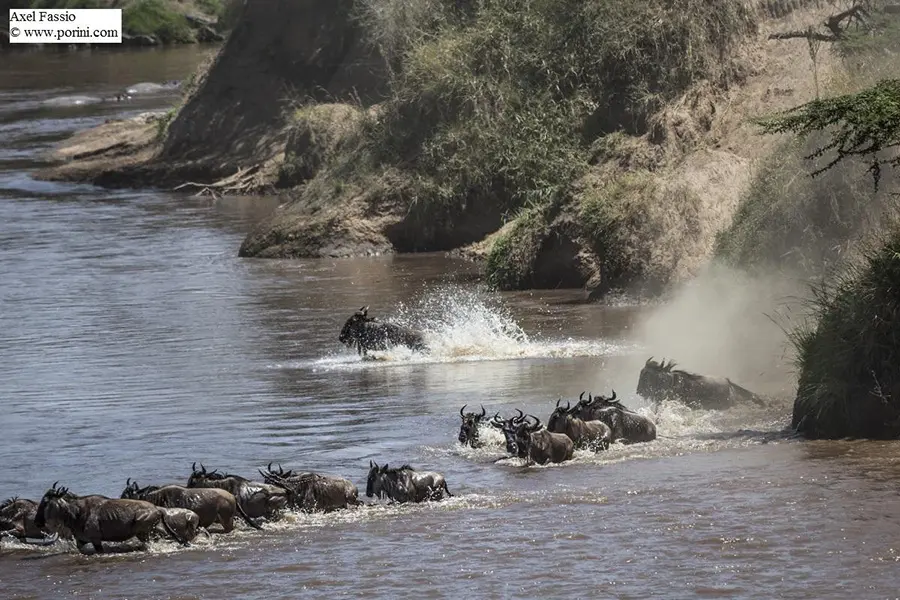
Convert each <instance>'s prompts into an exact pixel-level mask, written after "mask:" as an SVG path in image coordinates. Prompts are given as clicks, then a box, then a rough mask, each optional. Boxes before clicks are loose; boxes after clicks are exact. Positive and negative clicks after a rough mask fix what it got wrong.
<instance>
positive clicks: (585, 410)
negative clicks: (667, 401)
mask: <svg viewBox="0 0 900 600" xmlns="http://www.w3.org/2000/svg"><path fill="white" fill-rule="evenodd" d="M572 414H573V415H575V416H577V417H579V418H581V419H587V420H596V421H603V422H604V423H606V424H607V425H608V426H609V428H610V430H611V432H612V440H613V441H614V442H621V443H623V444H637V443H640V442H652V441H653V440H655V439H656V425H655V424H654V423H653V421H651V420H650V419H648V418H647V417H645V416H644V415H641V414H638V413H636V412H634V411H633V410H630V409H628V408H626V407H625V406H624V405H623V404H622V403H621V402H619V401H618V400H616V390H613V392H612V396H611V397H609V398H605V397H603V396H592V395H590V394H588V398H587V400H585V399H584V392H581V395H580V396H579V397H578V403H577V404H576V405H575V406H574V407H572Z"/></svg>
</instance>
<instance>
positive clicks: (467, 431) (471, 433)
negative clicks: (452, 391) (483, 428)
mask: <svg viewBox="0 0 900 600" xmlns="http://www.w3.org/2000/svg"><path fill="white" fill-rule="evenodd" d="M466 406H468V404H463V407H462V408H460V409H459V416H460V417H461V418H462V423H461V424H460V426H459V436H458V437H457V439H459V443H460V444H463V445H465V444H471V445H474V444H475V443H476V441H477V440H478V427H479V426H480V425H481V420H482V419H483V418H484V417H485V415H487V411H486V410H485V409H484V405H482V407H481V413H476V412H470V413H465V412H463V411H464V410H465V408H466Z"/></svg>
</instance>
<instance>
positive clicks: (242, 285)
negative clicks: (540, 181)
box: [0, 49, 900, 600]
mask: <svg viewBox="0 0 900 600" xmlns="http://www.w3.org/2000/svg"><path fill="white" fill-rule="evenodd" d="M204 52H205V51H204V50H198V49H179V50H170V51H144V52H132V53H110V52H104V53H96V52H95V53H93V54H89V53H69V54H51V53H29V54H8V55H4V56H2V58H0V140H3V141H2V143H0V495H2V496H3V497H4V498H5V497H8V496H12V495H19V496H22V497H29V498H35V499H38V498H40V496H41V495H42V494H43V492H44V491H45V490H46V489H47V488H48V487H49V486H50V485H51V484H52V483H53V482H54V481H57V480H58V481H60V483H61V484H62V485H66V486H68V487H69V488H70V489H71V490H72V491H75V492H76V493H80V494H88V493H99V494H106V495H110V496H115V497H118V495H119V494H120V493H121V491H122V488H123V487H124V486H125V480H126V478H128V477H131V478H133V479H137V480H138V481H139V482H140V483H141V484H142V485H143V484H150V483H161V482H171V481H186V479H187V477H188V475H189V473H190V469H191V463H192V462H193V461H202V462H203V463H204V464H205V465H206V466H207V467H210V468H213V467H215V468H219V469H221V470H227V471H230V472H235V473H239V474H243V475H245V476H251V477H252V476H254V475H257V473H256V470H257V469H258V468H261V467H263V466H264V465H265V464H267V463H268V462H270V461H275V462H280V463H282V464H283V465H284V466H285V467H288V466H290V467H293V468H302V469H309V470H317V471H324V472H329V473H336V474H341V475H344V476H346V477H348V478H350V479H351V480H353V481H354V482H355V483H356V484H357V485H359V486H360V490H361V492H362V491H364V489H365V477H366V472H367V467H368V463H369V460H376V461H377V462H379V463H382V462H388V463H391V464H399V463H411V464H412V465H413V466H415V467H417V468H423V469H433V470H437V471H440V472H442V473H443V474H444V475H445V476H446V477H447V480H448V483H449V487H450V489H451V491H452V492H453V493H454V494H455V496H454V498H452V499H450V500H446V501H443V502H439V503H431V504H425V505H415V506H411V505H406V506H403V507H396V506H388V505H386V504H384V503H375V504H374V505H373V506H366V507H363V508H360V509H358V510H353V511H347V512H344V513H336V514H333V515H328V516H309V515H288V516H287V517H286V518H285V519H284V520H282V521H280V522H277V523H272V524H267V525H266V530H265V531H262V532H258V531H252V530H249V529H247V528H239V529H238V530H237V531H236V532H235V533H233V534H231V535H227V536H222V535H220V536H213V537H212V538H211V539H207V538H204V537H202V536H201V537H200V538H198V540H197V542H196V543H194V544H193V546H192V547H190V548H180V547H177V546H175V545H174V544H171V543H167V542H154V543H153V544H152V545H151V547H150V549H149V551H146V552H136V553H129V554H124V553H113V554H109V555H103V556H80V555H78V554H76V553H75V552H73V548H72V547H70V546H67V545H66V544H64V543H60V544H57V545H56V546H53V547H49V548H40V549H35V548H33V547H23V546H20V545H16V544H9V543H6V542H4V543H3V545H0V598H40V599H44V598H48V599H49V598H68V597H79V598H129V599H150V598H185V599H187V598H203V599H206V598H210V599H218V598H241V599H246V600H256V599H260V600H262V599H265V600H274V599H276V598H301V597H302V598H305V597H323V598H333V597H359V596H370V597H385V598H461V597H466V596H469V597H484V598H520V597H530V598H544V597H565V598H570V597H575V598H588V597H591V598H595V597H599V598H646V597H660V598H696V597H701V598H709V597H712V598H761V599H770V598H841V599H844V598H895V597H897V596H898V595H900V591H898V583H900V495H898V486H897V479H898V476H900V447H898V445H897V444H892V443H873V442H852V443H851V442H828V443H808V442H802V441H798V440H795V439H793V438H791V437H790V436H788V435H786V434H784V433H783V430H784V428H785V426H786V425H787V424H788V423H789V418H790V408H789V407H790V404H789V387H788V388H785V386H784V385H783V382H777V383H776V382H772V381H771V380H770V379H767V377H766V375H765V374H762V375H760V376H759V377H758V378H757V380H756V381H753V380H749V379H747V377H749V376H748V375H746V374H745V375H744V377H745V379H742V380H741V382H742V383H743V382H745V381H746V383H747V384H748V385H756V386H765V385H766V384H767V383H769V384H772V385H771V386H770V387H772V388H773V389H775V390H776V391H777V390H782V391H783V390H784V389H787V390H788V397H786V398H785V400H784V403H783V404H779V405H777V407H776V408H771V409H758V408H753V409H751V408H737V409H733V410H729V411H725V412H721V413H717V412H704V411H691V410H688V409H686V408H684V407H679V406H677V405H671V406H666V407H663V408H662V409H661V411H660V413H659V414H657V415H654V418H658V419H659V434H660V439H659V440H657V441H655V442H652V443H649V444H640V445H634V446H630V447H613V448H612V449H610V450H609V451H608V452H605V453H601V454H596V455H595V454H591V453H587V452H579V453H577V454H576V457H575V460H573V461H571V462H569V463H566V464H563V465H558V466H552V467H524V466H523V465H522V464H521V463H519V462H517V461H515V460H505V461H500V462H498V463H495V462H494V461H495V460H496V459H498V458H499V457H501V456H503V452H502V451H501V448H500V447H499V446H493V447H488V448H486V449H480V450H465V449H462V448H461V447H459V446H458V444H457V443H456V435H457V432H458V428H459V416H458V410H459V408H460V407H461V406H462V405H463V404H464V403H469V404H470V405H473V404H474V405H478V404H481V403H483V404H484V405H485V407H486V408H487V409H488V410H490V411H492V412H493V411H498V410H499V411H501V412H502V413H503V414H511V413H512V411H513V409H514V408H517V407H521V408H522V409H524V410H528V411H531V412H533V413H535V414H537V415H538V416H539V417H541V418H543V419H546V417H547V416H548V414H549V412H550V411H551V408H552V406H553V404H554V403H555V401H556V399H557V398H559V397H560V396H562V397H564V398H569V399H572V398H576V397H577V396H578V394H579V393H581V391H583V390H590V391H593V392H600V393H608V391H609V389H610V388H615V389H616V390H617V392H618V394H619V396H620V398H623V399H624V401H625V403H626V404H628V405H630V406H632V407H634V408H636V409H638V410H641V411H643V412H645V413H647V414H652V413H651V412H650V409H649V407H648V406H647V405H646V403H645V401H644V400H642V399H641V398H640V397H638V396H637V395H636V394H635V391H634V388H635V385H636V382H637V373H638V370H639V368H640V365H641V364H642V362H643V360H645V359H646V358H647V356H648V355H649V354H650V353H652V352H653V351H654V350H655V349H653V348H647V347H645V345H642V342H641V340H640V339H638V338H637V337H636V336H635V335H633V333H634V332H635V331H638V330H640V328H641V326H642V323H646V321H647V319H648V318H650V315H652V314H653V312H654V311H655V310H657V309H656V308H655V307H649V306H637V305H633V304H629V303H628V302H622V303H619V304H616V305H613V306H604V305H599V304H586V303H583V302H581V297H582V296H581V294H580V293H579V292H569V291H559V292H534V293H530V292H528V293H505V294H496V293H491V292H489V291H486V290H484V289H482V288H481V287H480V286H479V285H477V283H475V282H474V279H473V277H472V276H473V274H474V270H473V268H472V267H471V266H470V265H469V264H467V263H465V262H461V261H456V260H452V259H449V258H446V257H444V256H439V255H430V256H404V257H394V258H390V257H388V258H373V259H366V260H343V261H334V260H321V261H257V260H245V259H239V258H238V257H237V249H238V247H239V245H240V242H241V240H242V238H243V236H244V234H245V233H246V232H247V230H248V229H249V228H250V227H252V225H253V223H254V222H255V221H257V220H258V219H260V218H262V217H264V216H265V215H266V214H268V212H269V211H271V210H272V209H273V208H274V207H275V205H276V203H277V201H276V200H274V199H265V198H264V199H254V200H238V199H228V198H225V199H222V200H219V201H217V202H212V201H210V200H209V199H204V198H190V197H184V196H178V195H175V194H169V193H163V192H158V191H140V190H124V191H123V190H116V191H110V190H104V189H99V188H95V187H93V186H86V185H68V184H58V183H47V182H41V181H37V180H35V179H33V178H32V177H31V176H30V172H31V171H33V170H34V169H36V168H37V167H39V166H40V164H41V161H42V160H44V159H43V158H42V156H43V154H44V153H45V151H46V150H47V149H48V148H49V147H50V146H51V145H52V144H53V143H55V142H56V141H57V140H59V139H61V138H63V137H65V136H66V135H68V134H70V133H71V132H73V131H75V130H77V129H79V128H83V127H88V126H91V125H93V124H96V123H100V122H102V121H103V120H104V119H106V118H109V117H110V116H113V115H116V114H129V113H137V112H140V111H144V110H150V109H159V108H165V107H167V106H169V105H171V104H172V103H173V102H174V101H175V97H173V96H171V95H168V96H167V95H163V94H159V95H152V94H151V95H146V96H139V97H135V98H134V99H133V100H132V101H131V102H129V103H124V104H123V103H98V104H91V105H86V106H65V105H62V106H61V105H60V102H58V101H52V102H50V103H49V106H48V103H47V101H48V100H52V99H54V98H59V97H65V96H80V95H86V96H101V97H104V96H109V95H114V94H115V93H116V92H117V91H119V90H121V89H122V88H124V87H127V86H129V85H132V84H135V83H138V82H147V81H149V82H161V81H165V80H169V79H180V78H184V77H186V76H187V75H188V74H189V73H190V72H191V70H192V69H193V67H194V65H196V64H198V63H199V62H200V61H201V59H202V58H203V53H204ZM366 304H367V305H370V307H371V308H370V312H372V313H374V314H376V315H384V316H392V317H397V318H401V319H405V320H407V321H409V322H413V323H416V324H418V325H420V326H422V327H424V328H425V330H426V331H427V337H428V340H429V343H430V344H431V345H432V346H433V348H434V351H433V352H432V354H431V355H430V356H428V357H417V356H414V355H411V354H409V353H404V352H401V351H395V352H391V353H388V354H387V355H385V356H382V357H381V360H373V361H361V360H360V359H359V357H358V356H356V355H355V354H353V353H352V352H350V351H348V350H347V349H345V348H343V347H342V346H340V344H338V343H337V335H338V332H339V330H340V327H341V325H342V324H343V321H344V320H345V319H346V318H347V317H348V316H349V315H350V314H352V312H353V311H354V310H355V309H356V308H358V307H360V306H362V305H366ZM701 314H702V313H701ZM687 327H688V332H687V333H685V334H682V335H681V336H680V338H681V340H680V341H681V342H683V343H695V344H702V343H703V339H705V338H704V337H703V336H706V335H708V334H707V333H706V332H705V331H704V330H702V328H700V329H698V330H696V332H695V334H693V338H694V339H691V338H692V334H691V326H690V325H687ZM748 352H749V350H748ZM675 358H676V359H678V358H679V357H675ZM757 370H758V369H757ZM717 374H718V373H717ZM723 374H724V375H732V376H734V375H735V374H734V373H723Z"/></svg>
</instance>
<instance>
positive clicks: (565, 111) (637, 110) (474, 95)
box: [365, 0, 755, 212]
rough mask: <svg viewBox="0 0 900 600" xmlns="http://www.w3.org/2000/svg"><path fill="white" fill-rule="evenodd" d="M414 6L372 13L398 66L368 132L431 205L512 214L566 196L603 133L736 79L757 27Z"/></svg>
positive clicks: (545, 4) (694, 10)
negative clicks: (737, 49)
mask: <svg viewBox="0 0 900 600" xmlns="http://www.w3.org/2000/svg"><path fill="white" fill-rule="evenodd" d="M401 4H408V3H402V2H401V0H383V1H381V2H379V1H378V0H370V2H369V3H368V5H367V6H368V10H367V12H366V15H365V17H366V19H367V21H366V22H367V26H368V31H369V34H370V36H371V38H372V40H373V41H374V42H375V43H377V44H378V45H379V46H380V47H382V48H384V49H385V50H384V51H385V53H386V54H388V56H389V57H390V58H391V59H392V60H393V62H394V63H396V70H395V74H394V76H393V78H392V82H391V88H392V90H391V97H390V98H389V100H388V102H387V103H386V106H385V110H384V112H383V114H382V117H381V118H380V119H379V120H378V121H377V122H374V123H373V124H372V125H371V126H370V127H368V128H367V131H366V135H367V138H368V142H369V143H368V144H367V145H366V146H367V148H368V149H369V151H370V152H371V153H372V154H373V156H374V159H375V160H374V165H375V168H386V167H388V166H390V167H397V168H401V169H404V170H406V171H409V172H411V173H413V174H414V177H413V178H414V179H418V180H421V181H427V182H429V184H428V189H429V190H430V191H431V192H432V195H430V196H429V197H427V198H425V200H426V201H430V202H437V203H438V204H440V205H446V204H448V203H465V202H470V201H480V202H498V203H500V204H501V205H502V206H504V207H505V208H506V209H507V210H509V211H510V212H514V211H516V210H517V209H518V208H521V207H523V206H537V205H540V204H542V203H546V202H548V201H549V199H550V198H554V197H557V196H558V195H559V194H560V193H561V191H562V190H565V189H566V188H567V187H568V186H569V185H570V184H571V183H572V182H573V181H574V180H576V179H577V178H578V177H579V176H580V175H581V174H583V173H584V171H585V168H586V166H587V160H588V158H589V156H590V146H591V144H592V143H593V141H594V138H596V137H597V136H602V135H605V134H606V133H610V132H612V131H616V130H619V129H625V130H627V131H629V132H633V133H642V132H644V131H646V130H647V128H648V123H649V120H650V118H651V116H652V115H653V114H654V112H655V111H656V110H657V109H658V108H660V107H661V106H662V104H663V103H664V102H666V101H667V100H670V99H671V98H673V97H675V96H677V95H678V94H679V93H681V92H683V91H684V90H685V89H686V88H687V87H688V86H689V85H691V84H692V83H694V82H696V81H699V80H701V79H705V80H711V81H713V82H715V83H726V82H728V81H729V80H731V79H733V78H734V77H735V76H736V75H737V69H736V67H735V65H734V64H733V62H732V61H731V59H730V57H731V56H732V55H733V52H732V49H733V46H734V44H736V43H737V42H738V41H739V40H740V39H742V38H743V37H744V36H746V35H747V34H748V33H750V32H752V31H754V30H755V22H754V20H753V15H752V13H751V12H749V11H748V10H746V9H745V7H744V4H743V3H736V2H731V1H728V0H676V1H674V2H667V1H663V0H642V1H640V2H624V3H623V2H619V1H617V0H594V1H590V2H585V1H584V0H478V1H472V2H469V3H462V4H463V5H464V6H463V7H462V8H455V7H454V8H449V7H448V6H450V5H451V3H434V2H431V3H423V4H427V5H428V7H430V8H429V10H427V11H425V10H423V11H418V10H413V9H412V8H404V7H401ZM453 4H455V5H456V6H459V4H460V3H453ZM588 122H591V127H590V131H591V134H590V135H587V136H586V135H585V132H586V130H587V129H586V124H587V123H588Z"/></svg>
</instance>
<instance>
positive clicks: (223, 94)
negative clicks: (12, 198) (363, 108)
mask: <svg viewBox="0 0 900 600" xmlns="http://www.w3.org/2000/svg"><path fill="white" fill-rule="evenodd" d="M352 5H353V2H352V1H351V0H337V1H325V0H318V1H310V2H302V3H301V2H290V1H287V0H282V1H277V0H270V1H265V2H250V3H247V4H246V5H245V6H244V9H243V10H244V12H243V14H242V16H241V17H240V19H239V22H238V25H237V27H236V28H235V29H234V31H233V32H232V33H231V35H230V36H229V38H228V41H227V42H226V44H225V45H224V46H223V47H222V49H221V50H220V51H219V53H218V54H217V55H216V56H215V57H214V59H213V60H212V61H211V64H209V65H207V66H205V67H204V68H203V69H202V70H201V72H200V73H199V74H198V76H197V80H196V81H195V82H194V85H193V86H192V89H191V90H190V91H189V93H188V94H187V96H186V98H185V99H184V101H183V103H182V105H181V106H179V107H178V109H177V112H174V113H173V115H174V116H173V115H168V116H167V118H171V122H168V123H166V122H163V123H162V124H161V125H159V126H156V128H155V134H154V135H153V136H149V137H148V132H149V129H148V128H147V127H146V124H145V123H141V122H132V123H130V124H129V123H121V124H119V125H116V126H104V128H102V129H96V130H93V131H89V132H83V133H82V134H80V135H79V136H76V137H75V138H73V139H72V140H70V141H69V142H68V143H67V144H65V146H70V148H68V149H67V150H65V151H64V152H65V153H66V154H68V155H69V156H70V157H73V160H70V161H68V162H65V163H62V164H60V165H57V166H54V167H52V168H50V169H46V170H44V171H42V172H40V173H38V174H37V176H38V177H41V178H45V179H58V180H75V181H90V182H93V183H95V184H99V185H107V186H123V187H132V186H135V187H137V186H149V187H173V186H175V185H178V184H183V183H185V182H188V181H194V182H198V183H201V184H212V183H215V182H216V181H219V180H221V179H222V178H226V177H229V176H233V175H235V174H236V173H240V174H241V176H240V177H238V178H235V179H234V183H235V188H234V190H235V191H243V192H252V191H256V190H258V189H260V188H265V187H267V186H269V185H272V184H274V179H273V177H272V176H271V175H272V174H273V173H274V171H273V170H271V169H269V167H270V166H271V162H272V161H273V160H274V161H277V160H278V159H279V155H281V154H282V153H283V151H284V144H285V140H286V138H287V134H288V127H287V125H288V122H287V120H286V115H287V114H288V113H289V111H288V110H287V106H288V104H289V103H290V102H292V101H295V100H297V99H299V98H309V99H312V100H321V99H325V98H333V97H336V98H342V99H349V98H350V97H354V98H359V99H360V100H361V101H371V99H372V98H373V97H377V96H378V90H379V86H380V85H381V82H382V81H383V78H381V77H380V76H379V75H378V66H379V63H378V62H377V61H373V60H372V59H371V56H370V55H367V53H366V51H365V50H364V49H363V47H362V44H361V41H360V36H359V32H358V30H357V29H356V28H355V26H354V25H353V23H352V22H351V21H350V19H349V18H348V16H347V14H348V11H350V10H351V9H352ZM135 138H140V139H141V140H142V142H143V143H141V144H140V145H130V148H132V150H133V151H132V152H123V151H122V148H123V144H126V143H128V140H132V139H135ZM104 145H105V146H106V147H105V148H104V147H103V146H104ZM88 148H90V151H89V155H87V156H85V152H86V151H88ZM267 169H268V170H267ZM261 171H262V172H261ZM264 173H268V176H267V175H265V174H264Z"/></svg>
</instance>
